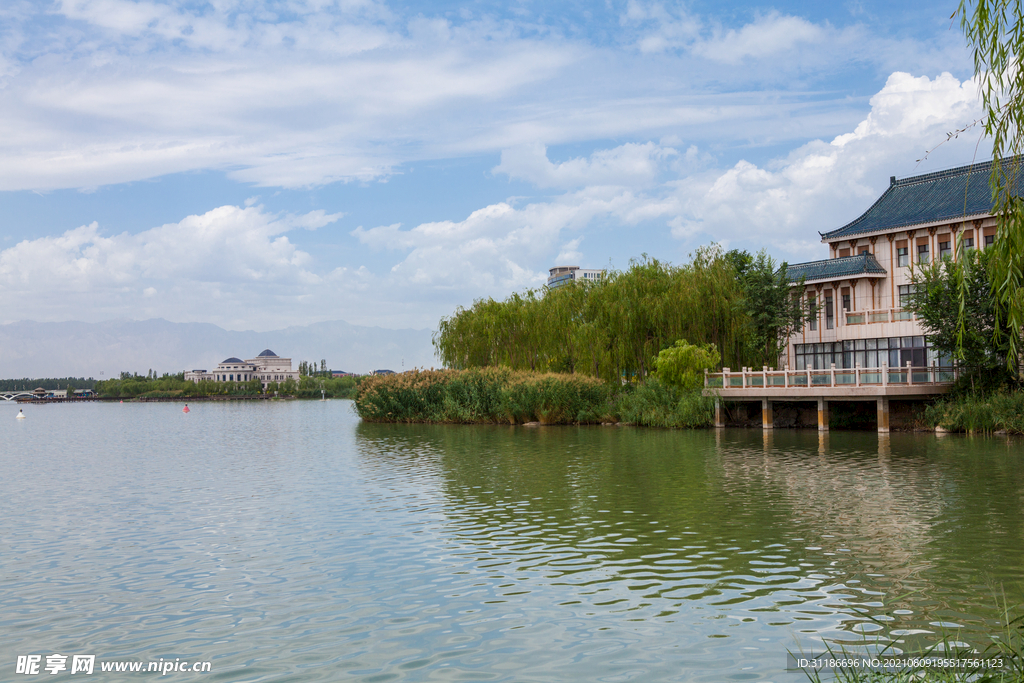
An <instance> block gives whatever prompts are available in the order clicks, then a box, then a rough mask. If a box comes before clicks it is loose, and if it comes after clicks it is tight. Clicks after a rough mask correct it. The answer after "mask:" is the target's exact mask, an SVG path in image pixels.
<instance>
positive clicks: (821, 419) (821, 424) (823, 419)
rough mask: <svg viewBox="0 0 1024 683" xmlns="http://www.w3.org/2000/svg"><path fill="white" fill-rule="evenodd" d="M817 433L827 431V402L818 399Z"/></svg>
mask: <svg viewBox="0 0 1024 683" xmlns="http://www.w3.org/2000/svg"><path fill="white" fill-rule="evenodd" d="M818 431H819V432H827V431H828V401H827V400H826V399H824V398H819V399H818Z"/></svg>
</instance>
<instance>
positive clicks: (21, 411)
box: [14, 410, 25, 420]
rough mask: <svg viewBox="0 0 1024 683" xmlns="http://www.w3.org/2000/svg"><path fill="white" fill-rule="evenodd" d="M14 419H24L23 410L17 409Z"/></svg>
mask: <svg viewBox="0 0 1024 683" xmlns="http://www.w3.org/2000/svg"><path fill="white" fill-rule="evenodd" d="M14 419H15V420H24V419H25V411H24V410H19V411H18V416H17V417H16V418H14Z"/></svg>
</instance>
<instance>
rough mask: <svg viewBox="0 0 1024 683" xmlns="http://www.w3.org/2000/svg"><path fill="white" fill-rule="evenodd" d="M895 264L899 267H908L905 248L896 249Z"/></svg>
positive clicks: (908, 256) (908, 258) (908, 255)
mask: <svg viewBox="0 0 1024 683" xmlns="http://www.w3.org/2000/svg"><path fill="white" fill-rule="evenodd" d="M896 262H897V264H898V265H899V266H901V267H902V266H909V265H910V254H909V253H907V248H906V247H899V248H898V249H896Z"/></svg>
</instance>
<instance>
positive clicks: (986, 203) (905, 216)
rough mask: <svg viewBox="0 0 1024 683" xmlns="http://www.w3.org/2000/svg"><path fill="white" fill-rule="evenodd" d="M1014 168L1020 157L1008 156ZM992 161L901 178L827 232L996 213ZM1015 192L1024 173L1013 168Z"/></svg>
mask: <svg viewBox="0 0 1024 683" xmlns="http://www.w3.org/2000/svg"><path fill="white" fill-rule="evenodd" d="M1003 163H1005V164H1007V165H1008V168H1010V169H1011V171H1015V170H1016V169H1015V168H1014V167H1013V165H1015V164H1020V163H1021V159H1020V158H1011V159H1004V160H1003ZM992 164H993V162H991V161H986V162H985V163H982V164H972V165H970V166H960V167H958V168H951V169H948V170H946V171H937V172H935V173H926V174H924V175H918V176H911V177H909V178H903V179H901V180H897V179H896V177H895V176H893V177H892V178H891V179H890V182H889V187H888V188H887V189H886V191H885V192H884V193H882V196H881V197H879V198H878V201H876V202H875V203H874V204H873V205H872V206H871V208H869V209H868V210H867V211H865V212H864V213H863V214H862V215H861V216H860V217H859V218H857V219H856V220H854V221H851V222H850V223H847V224H846V225H844V226H843V227H841V228H838V229H836V230H832V231H830V232H826V233H823V234H822V236H821V238H822V240H823V241H825V242H828V241H832V240H836V239H843V238H846V237H852V236H854V235H862V234H864V233H869V232H877V231H879V230H888V229H892V228H902V227H908V226H911V225H918V224H921V223H933V222H938V221H947V220H948V221H956V220H964V219H967V218H972V217H975V216H984V215H989V214H991V213H992V192H991V190H990V188H989V184H988V181H989V174H990V173H991V172H992ZM1011 175H1012V177H1013V182H1012V184H1011V186H1010V193H1011V194H1012V195H1024V177H1021V175H1020V174H1018V173H1014V172H1011Z"/></svg>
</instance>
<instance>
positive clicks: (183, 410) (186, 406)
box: [181, 403, 192, 413]
mask: <svg viewBox="0 0 1024 683" xmlns="http://www.w3.org/2000/svg"><path fill="white" fill-rule="evenodd" d="M181 412H183V413H191V412H192V411H191V410H189V409H188V404H187V403H186V404H185V407H184V408H182V409H181Z"/></svg>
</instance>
